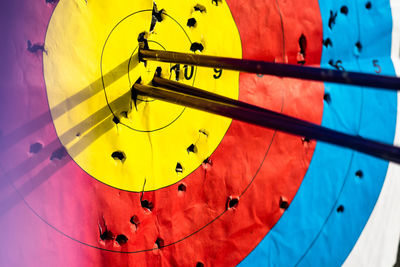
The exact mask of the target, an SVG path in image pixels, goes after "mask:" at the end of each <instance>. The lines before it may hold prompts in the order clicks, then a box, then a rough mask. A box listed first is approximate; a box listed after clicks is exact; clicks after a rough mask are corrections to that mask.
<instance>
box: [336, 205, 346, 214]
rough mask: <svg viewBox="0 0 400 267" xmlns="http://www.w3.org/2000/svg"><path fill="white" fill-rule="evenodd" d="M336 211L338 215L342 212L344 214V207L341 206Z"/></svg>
mask: <svg viewBox="0 0 400 267" xmlns="http://www.w3.org/2000/svg"><path fill="white" fill-rule="evenodd" d="M336 211H337V212H338V213H343V212H344V206H343V205H340V206H339V207H338V208H337V209H336Z"/></svg>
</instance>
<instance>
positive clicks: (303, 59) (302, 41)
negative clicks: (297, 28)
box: [297, 34, 307, 64]
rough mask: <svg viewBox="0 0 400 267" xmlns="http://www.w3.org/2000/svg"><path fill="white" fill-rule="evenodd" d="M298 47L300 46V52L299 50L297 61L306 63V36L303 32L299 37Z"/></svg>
mask: <svg viewBox="0 0 400 267" xmlns="http://www.w3.org/2000/svg"><path fill="white" fill-rule="evenodd" d="M299 48H300V52H299V54H300V55H299V56H300V58H299V60H298V61H297V63H299V64H305V63H306V50H307V38H306V36H305V35H304V34H301V36H300V38H299Z"/></svg>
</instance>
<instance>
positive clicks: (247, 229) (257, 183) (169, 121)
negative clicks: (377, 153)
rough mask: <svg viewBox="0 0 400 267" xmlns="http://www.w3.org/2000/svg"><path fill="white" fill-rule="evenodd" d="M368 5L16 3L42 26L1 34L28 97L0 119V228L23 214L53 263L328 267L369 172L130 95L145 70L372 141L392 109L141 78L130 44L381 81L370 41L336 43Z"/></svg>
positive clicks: (389, 103)
mask: <svg viewBox="0 0 400 267" xmlns="http://www.w3.org/2000/svg"><path fill="white" fill-rule="evenodd" d="M50 2H51V1H50ZM383 2H385V1H376V2H374V3H373V7H374V8H376V11H375V9H374V8H372V11H371V8H366V7H365V6H363V5H361V4H357V3H354V4H352V5H351V6H346V8H347V12H345V11H346V9H343V7H342V6H337V7H336V6H334V7H333V6H332V5H333V4H332V5H331V3H330V2H328V1H321V2H320V3H318V2H317V1H314V0H306V1H301V2H299V1H298V2H296V1H292V2H291V3H286V2H285V3H280V1H275V0H274V1H272V0H271V1H262V2H257V3H251V4H250V3H248V2H246V1H220V0H218V1H184V2H181V1H172V2H171V1H164V0H162V1H161V0H159V1H157V3H156V4H157V9H158V10H157V11H158V12H155V11H154V10H153V3H152V2H151V1H134V3H133V2H132V1H128V0H119V1H113V2H110V1H106V0H102V1H90V0H88V1H87V2H86V1H83V0H82V1H78V0H76V1H75V0H74V1H67V0H65V1H60V2H58V3H47V4H43V3H36V2H35V3H29V4H27V5H26V7H25V8H26V10H25V9H24V11H23V12H31V14H33V15H32V20H38V21H42V22H43V23H38V24H29V23H28V22H26V25H25V24H24V25H22V26H23V27H22V26H21V28H24V29H25V28H26V29H29V31H28V30H27V32H23V33H21V34H14V35H15V37H14V39H15V40H17V41H20V42H22V41H23V42H22V44H21V45H20V49H21V50H22V51H23V52H21V54H22V56H20V57H19V56H18V57H15V58H13V60H14V61H15V62H14V64H15V66H23V68H22V73H23V74H22V77H24V79H25V80H27V81H28V82H26V83H18V84H17V85H16V88H17V89H16V90H12V92H10V93H9V94H7V98H6V99H7V101H6V102H5V103H4V105H3V109H4V110H5V111H7V114H9V120H8V123H7V124H6V125H7V127H6V128H5V129H4V130H3V137H2V142H1V146H2V147H1V150H2V154H1V159H2V164H1V167H2V177H5V178H4V179H5V180H4V181H6V182H5V184H7V185H8V186H7V187H6V189H4V190H6V191H5V192H6V193H5V194H3V196H2V198H3V200H2V203H4V205H2V207H4V208H3V210H2V213H8V212H10V210H13V208H14V207H19V206H20V205H21V206H23V207H24V209H27V211H28V213H29V214H30V215H31V216H33V217H34V218H35V219H36V222H35V225H37V229H38V231H39V232H40V233H48V235H49V236H48V239H49V240H53V241H52V242H54V244H55V246H57V248H59V249H61V248H63V251H64V253H65V255H69V256H70V255H76V256H74V257H70V258H69V259H68V260H67V261H66V262H65V264H67V265H68V264H69V265H71V264H72V265H77V263H85V264H86V263H87V264H88V265H90V264H93V265H100V264H106V265H110V266H126V265H140V266H142V265H146V264H147V265H149V266H154V265H167V266H169V265H172V266H176V265H177V266H204V265H205V266H218V265H227V266H230V265H237V264H239V263H241V264H242V265H254V264H263V265H268V266H287V265H289V266H291V265H310V264H311V265H316V266H317V265H321V264H333V265H337V264H342V263H343V261H344V260H345V259H346V257H347V255H348V254H349V253H350V251H351V249H352V247H353V246H354V244H355V243H356V241H357V238H358V236H359V235H360V233H361V231H362V230H363V227H364V225H365V224H366V222H367V220H368V217H369V214H370V213H371V211H372V209H373V207H374V204H375V201H376V199H377V197H378V196H379V192H380V190H381V187H382V184H383V181H384V179H385V176H386V172H387V168H388V163H387V162H384V161H382V160H377V159H375V158H372V157H369V156H365V155H362V154H360V153H356V152H353V151H350V150H348V149H342V148H337V147H334V146H331V145H326V144H322V143H318V144H317V142H315V141H314V140H309V139H308V138H307V137H297V136H292V135H288V134H284V133H280V132H277V131H275V130H271V129H264V128H260V127H257V126H253V125H249V124H246V123H242V122H238V121H232V120H230V119H227V118H223V117H220V116H216V115H212V114H208V113H205V112H201V111H197V110H193V109H190V108H185V107H181V106H178V105H174V104H169V103H165V102H163V101H159V100H154V99H151V98H147V97H139V98H138V99H137V102H136V103H134V101H133V100H132V97H131V87H132V85H133V84H134V83H135V82H136V81H137V80H138V79H139V78H141V80H142V83H145V84H146V83H150V82H151V79H152V77H153V76H154V74H155V72H156V69H157V68H161V69H162V71H161V76H162V77H163V78H167V79H171V80H177V81H179V82H181V83H183V84H188V85H192V86H195V87H198V88H201V89H203V90H207V91H210V92H213V93H217V94H220V95H223V96H227V97H229V98H232V99H239V100H241V101H244V102H248V103H251V104H255V105H258V106H261V107H264V108H268V109H270V110H274V111H277V112H281V113H284V114H287V115H290V116H294V117H297V118H300V119H304V120H307V121H310V122H313V123H317V124H322V125H324V126H327V127H329V128H333V129H337V130H340V131H343V132H348V133H351V134H355V135H356V134H357V135H361V136H365V137H368V138H372V139H376V140H380V141H383V142H386V143H391V142H393V138H394V132H395V125H396V112H397V101H396V94H395V93H392V92H381V91H379V92H378V91H374V90H373V89H363V88H356V89H354V90H349V88H348V87H346V86H338V85H331V84H325V85H324V84H322V83H317V82H306V81H300V80H294V79H286V78H277V77H272V76H261V75H256V74H244V73H241V74H239V73H237V72H234V71H227V70H219V69H210V68H202V67H193V66H187V65H175V64H167V63H158V62H150V61H148V62H147V64H145V63H143V62H139V60H138V36H139V35H140V34H141V33H143V32H147V37H148V43H149V47H150V48H151V49H157V50H167V51H177V52H185V53H196V54H197V53H200V54H205V55H216V56H224V57H233V58H246V59H258V60H266V61H274V62H284V63H291V64H307V65H320V64H321V65H322V66H324V67H330V68H344V69H346V70H357V71H364V72H371V73H373V72H375V73H376V72H377V71H378V70H379V73H382V74H388V75H394V69H393V66H392V63H391V60H390V51H391V50H390V40H382V42H380V43H379V44H373V43H371V40H373V39H374V38H376V36H378V35H379V34H380V32H379V31H376V32H374V31H370V32H371V35H370V36H366V35H364V34H362V33H363V32H364V30H365V29H363V28H362V27H364V26H362V25H363V24H360V25H361V26H359V28H356V31H357V32H358V34H355V33H354V32H352V30H349V29H348V24H349V21H350V22H351V24H352V25H353V24H354V25H356V24H357V23H358V21H359V20H362V21H364V20H365V21H367V22H368V19H371V20H372V18H373V19H376V18H377V17H379V18H382V17H384V15H383V14H386V13H387V12H390V6H389V4H388V3H386V2H385V3H383ZM335 5H336V4H335ZM361 6H362V8H361ZM161 10H163V11H162V12H161ZM354 10H362V11H360V12H364V13H362V15H360V16H355V14H354V13H352V12H354ZM379 10H380V11H381V13H379ZM382 10H383V11H385V12H386V13H385V12H383V11H382ZM330 11H332V12H330ZM335 12H336V13H337V14H336V16H335ZM374 12H375V13H374ZM371 13H372V14H371ZM157 16H159V17H158V18H157ZM332 20H334V22H332ZM382 21H383V22H382V23H383V24H385V25H388V24H389V23H391V20H389V19H387V20H382ZM21 23H25V22H21ZM154 23H155V24H154ZM367 25H368V24H367ZM365 27H366V26H365ZM150 29H151V30H150ZM343 34H345V35H346V38H344V37H343ZM26 39H27V40H28V41H29V42H27V40H26ZM328 39H329V42H328V41H327V40H328ZM344 39H345V40H346V41H343V40H344ZM21 40H22V41H21ZM321 40H323V42H322V41H321ZM357 43H360V44H361V47H362V49H359V47H360V45H356V44H357ZM26 44H28V49H26V47H25V45H26ZM363 44H368V45H364V46H363ZM194 46H197V47H200V48H199V49H193V47H194ZM349 46H351V47H352V48H353V47H355V48H354V51H353V49H352V50H351V51H350V52H349V51H348V50H349V49H348V47H349ZM26 50H27V51H26ZM378 51H379V52H378ZM321 62H322V63H321ZM11 72H12V73H14V74H13V75H10V78H9V79H11V80H20V79H21V72H20V71H17V70H14V69H13V68H11ZM21 95H24V97H21ZM15 107H18V108H19V109H20V112H14V113H13V112H11V111H12V110H14V109H15ZM10 155H12V156H10ZM373 178H374V179H373ZM361 200H362V201H361ZM347 226H348V227H347ZM339 244H340V245H339ZM43 246H50V245H48V244H47V245H43ZM332 247H335V249H331V248H332ZM328 248H330V249H328ZM327 251H330V252H329V253H332V255H330V256H326V255H327ZM57 255H58V254H54V255H50V256H49V258H48V260H49V262H58V260H59V259H58V258H57Z"/></svg>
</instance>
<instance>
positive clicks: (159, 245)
mask: <svg viewBox="0 0 400 267" xmlns="http://www.w3.org/2000/svg"><path fill="white" fill-rule="evenodd" d="M155 244H156V247H157V248H159V249H161V248H163V247H164V240H163V239H162V238H160V237H158V238H157V240H156V242H155Z"/></svg>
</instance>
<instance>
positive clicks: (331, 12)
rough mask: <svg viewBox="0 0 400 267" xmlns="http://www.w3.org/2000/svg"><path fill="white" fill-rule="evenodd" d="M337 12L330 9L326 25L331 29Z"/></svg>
mask: <svg viewBox="0 0 400 267" xmlns="http://www.w3.org/2000/svg"><path fill="white" fill-rule="evenodd" d="M336 17H337V12H333V11H332V10H331V11H330V15H329V21H328V27H329V29H331V30H332V27H333V25H335V23H336Z"/></svg>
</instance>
